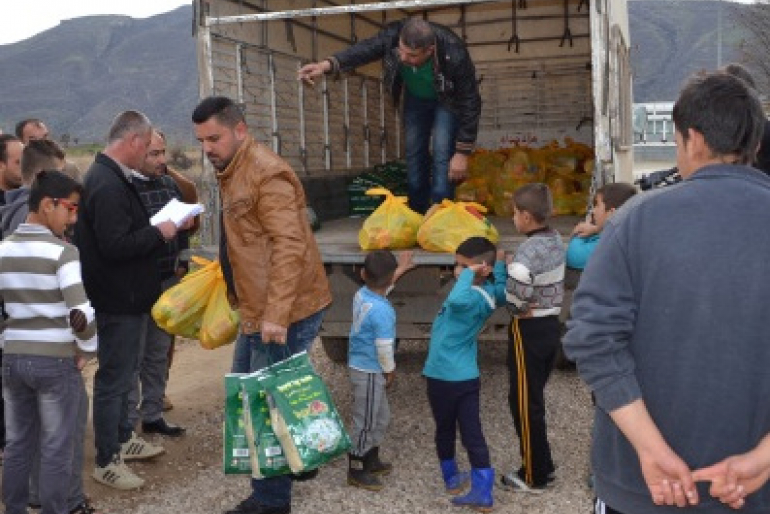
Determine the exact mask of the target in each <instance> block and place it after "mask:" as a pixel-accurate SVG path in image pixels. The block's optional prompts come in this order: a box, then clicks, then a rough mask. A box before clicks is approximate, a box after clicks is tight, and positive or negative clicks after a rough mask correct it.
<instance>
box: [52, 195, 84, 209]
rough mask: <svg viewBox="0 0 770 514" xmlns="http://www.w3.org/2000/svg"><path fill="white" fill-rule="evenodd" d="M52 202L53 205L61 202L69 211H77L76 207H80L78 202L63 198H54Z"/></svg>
mask: <svg viewBox="0 0 770 514" xmlns="http://www.w3.org/2000/svg"><path fill="white" fill-rule="evenodd" d="M53 203H54V205H59V204H62V205H63V206H64V207H66V208H67V210H68V211H70V212H78V207H80V204H78V203H77V202H70V201H69V200H67V199H65V198H54V199H53Z"/></svg>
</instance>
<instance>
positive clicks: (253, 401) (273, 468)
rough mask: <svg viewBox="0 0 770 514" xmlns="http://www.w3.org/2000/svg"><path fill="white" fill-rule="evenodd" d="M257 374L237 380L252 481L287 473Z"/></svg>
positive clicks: (258, 372)
mask: <svg viewBox="0 0 770 514" xmlns="http://www.w3.org/2000/svg"><path fill="white" fill-rule="evenodd" d="M260 373H261V371H257V372H256V373H252V374H250V375H246V376H245V377H243V378H242V379H241V389H242V391H243V419H244V421H245V424H246V439H247V441H248V443H249V455H250V456H251V476H252V477H254V478H256V479H261V478H267V477H274V476H278V475H286V474H289V473H291V468H289V465H288V463H287V462H286V455H285V454H284V452H283V448H281V443H280V441H278V437H276V435H275V432H274V431H273V426H272V423H271V421H270V410H269V408H268V406H267V399H266V394H265V391H264V389H262V385H261V384H260V383H259V380H258V376H259V374H260Z"/></svg>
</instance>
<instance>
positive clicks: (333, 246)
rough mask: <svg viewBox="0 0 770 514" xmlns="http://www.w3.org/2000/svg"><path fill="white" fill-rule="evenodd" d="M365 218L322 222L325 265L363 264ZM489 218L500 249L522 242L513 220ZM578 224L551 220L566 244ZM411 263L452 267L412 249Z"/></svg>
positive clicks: (448, 257)
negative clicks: (360, 241) (360, 237)
mask: <svg viewBox="0 0 770 514" xmlns="http://www.w3.org/2000/svg"><path fill="white" fill-rule="evenodd" d="M364 219H365V218H342V219H337V220H332V221H326V222H324V223H323V225H322V227H321V230H319V231H318V232H316V234H315V237H316V241H317V242H318V247H319V249H320V251H321V259H322V260H323V262H324V263H326V264H362V263H363V262H364V258H365V257H366V252H365V251H364V250H361V248H360V247H359V245H358V231H359V230H360V229H361V226H362V225H363V223H364ZM489 219H490V221H491V222H492V224H493V225H494V226H495V227H496V228H497V230H498V232H499V233H500V247H501V248H503V249H505V250H506V251H509V252H511V251H513V250H514V249H515V248H516V247H517V246H518V245H519V243H520V242H521V241H523V240H524V236H522V235H521V234H519V233H517V232H516V227H514V225H513V220H512V219H510V218H507V217H500V216H490V218H489ZM578 221H580V218H579V217H577V216H558V217H556V218H554V219H553V221H552V223H551V226H553V227H554V228H556V229H557V230H559V232H561V234H562V235H563V236H564V239H565V242H566V239H567V237H569V234H570V232H571V231H572V229H573V227H574V226H575V224H576V223H577V222H578ZM414 261H415V263H416V264H418V265H438V266H451V265H453V264H454V255H452V254H450V253H436V252H428V251H425V250H422V249H420V248H414Z"/></svg>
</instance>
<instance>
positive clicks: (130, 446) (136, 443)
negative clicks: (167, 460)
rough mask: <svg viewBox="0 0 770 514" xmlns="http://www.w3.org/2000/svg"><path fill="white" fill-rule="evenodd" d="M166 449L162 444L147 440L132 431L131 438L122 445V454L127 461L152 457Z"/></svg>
mask: <svg viewBox="0 0 770 514" xmlns="http://www.w3.org/2000/svg"><path fill="white" fill-rule="evenodd" d="M165 451H166V450H164V449H163V447H162V446H157V445H155V444H152V443H150V442H148V441H145V440H144V439H142V438H141V437H139V436H138V435H136V432H131V439H129V440H128V441H126V442H125V443H123V444H121V445H120V456H121V458H122V459H123V460H125V461H129V460H145V459H151V458H153V457H157V456H158V455H160V454H161V453H164V452H165Z"/></svg>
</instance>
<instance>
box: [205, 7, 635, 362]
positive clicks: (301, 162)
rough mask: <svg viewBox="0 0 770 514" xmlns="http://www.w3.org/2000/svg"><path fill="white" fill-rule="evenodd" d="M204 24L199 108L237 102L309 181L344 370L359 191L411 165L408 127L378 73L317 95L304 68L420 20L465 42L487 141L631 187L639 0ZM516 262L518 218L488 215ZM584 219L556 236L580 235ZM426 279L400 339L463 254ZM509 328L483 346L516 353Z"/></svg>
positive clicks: (409, 306) (421, 330)
mask: <svg viewBox="0 0 770 514" xmlns="http://www.w3.org/2000/svg"><path fill="white" fill-rule="evenodd" d="M193 16H194V20H193V27H194V35H195V38H196V44H197V55H198V66H199V79H200V80H199V83H200V96H201V97H206V96H209V95H225V96H229V97H231V98H233V99H234V100H236V101H237V102H238V103H239V104H240V105H241V106H242V107H243V110H244V112H245V115H246V119H247V123H248V125H249V128H250V130H251V131H252V134H253V135H254V136H255V138H256V139H257V140H260V141H262V142H264V143H266V144H269V145H271V146H272V148H273V150H274V151H276V152H277V153H278V154H280V155H281V156H282V157H283V158H284V159H285V160H286V161H288V162H289V163H290V164H291V165H292V166H293V168H294V170H295V171H296V172H297V174H298V176H299V177H300V178H301V180H302V182H303V185H304V187H305V190H306V194H307V198H308V201H309V204H311V205H312V206H313V208H314V210H315V212H316V214H317V216H318V217H319V218H320V221H321V229H320V230H319V231H318V232H317V233H316V240H317V242H318V245H319V248H320V251H321V255H322V259H323V261H324V264H325V266H326V268H327V273H328V277H329V281H330V284H331V288H332V294H333V297H334V301H333V303H332V305H331V306H330V307H329V308H328V310H327V311H326V313H325V314H324V321H323V326H322V329H321V333H320V337H321V341H322V343H323V347H324V349H325V351H326V353H327V355H328V356H329V357H330V358H331V359H332V360H333V361H336V362H342V361H344V360H345V357H346V354H347V336H348V333H349V329H350V320H351V301H352V297H353V295H354V294H355V291H356V290H357V289H358V288H359V287H360V278H359V270H360V266H361V265H362V263H363V260H364V257H365V252H363V251H362V250H361V249H360V248H359V245H358V237H357V234H358V231H359V230H360V228H361V225H362V221H363V220H362V218H359V217H350V216H349V205H348V197H347V194H346V185H347V184H348V182H349V181H350V179H351V178H352V177H354V176H356V175H358V174H359V173H361V171H362V170H365V169H369V168H370V167H371V166H373V165H375V164H381V163H385V162H389V161H393V160H396V159H399V158H400V157H402V154H403V147H404V144H403V127H402V122H401V119H400V113H399V106H398V105H394V102H393V101H392V99H391V98H390V95H389V94H388V92H387V91H386V90H385V88H384V86H383V82H382V70H381V65H380V64H379V63H372V64H369V65H367V66H364V67H362V68H359V69H358V70H356V72H354V73H350V74H347V75H344V76H342V77H340V78H333V77H330V76H327V77H324V78H323V79H322V80H321V81H320V83H317V84H316V86H315V87H312V88H311V87H307V86H305V85H303V83H302V82H300V81H298V80H297V70H298V69H299V68H300V67H301V66H302V65H304V64H307V63H308V62H317V61H319V60H322V59H323V58H325V57H327V56H329V55H331V54H333V53H334V52H336V51H339V50H341V49H344V48H347V47H348V46H350V45H351V44H354V43H355V42H357V41H359V40H361V39H363V38H368V37H371V36H374V35H375V34H376V33H377V32H378V31H380V30H381V29H382V28H383V27H384V26H385V25H386V24H387V23H389V22H391V21H395V20H397V19H402V18H404V17H407V16H421V17H422V18H423V19H426V20H429V21H431V22H436V23H440V24H442V25H444V26H447V27H449V28H451V29H452V30H453V31H455V33H456V34H458V35H460V36H461V37H462V38H463V39H464V40H465V42H466V45H467V47H468V49H469V52H470V54H471V57H472V59H473V61H474V64H475V67H476V73H477V79H478V81H479V90H480V93H481V98H482V114H481V119H480V123H479V134H478V141H477V144H478V145H479V146H481V147H484V148H487V149H495V148H499V147H503V146H510V145H512V144H516V143H527V144H530V143H535V142H547V141H551V140H556V141H563V140H565V139H571V140H573V141H577V142H580V143H583V144H586V145H589V146H591V147H592V148H593V151H594V156H593V157H594V166H593V171H592V174H591V177H590V189H591V191H592V192H593V191H595V189H596V188H598V187H600V186H601V185H603V184H605V183H608V182H614V181H626V182H632V181H633V175H632V163H633V154H632V152H633V146H632V145H633V131H632V90H631V66H630V59H629V52H630V38H629V29H628V9H627V5H626V0H506V1H494V0H464V1H458V0H392V1H389V2H366V1H365V0H359V1H355V0H353V1H351V2H347V3H343V2H340V1H337V0H196V1H195V2H194V9H193ZM203 189H204V198H205V201H206V203H207V213H209V214H208V215H207V216H208V217H206V218H204V220H203V230H202V239H203V242H204V243H209V244H215V242H216V240H217V238H218V234H217V231H218V227H219V224H218V223H217V218H216V215H217V214H216V213H218V212H219V206H218V195H217V192H216V184H215V182H214V180H213V171H212V170H211V168H210V167H209V166H208V163H205V162H204V184H203ZM490 220H491V221H492V223H493V224H495V226H496V227H497V229H498V231H499V232H500V235H501V242H500V245H501V246H502V247H503V248H505V249H507V250H512V249H513V248H514V247H515V246H516V244H518V242H519V241H520V240H521V239H520V236H517V235H516V234H515V229H514V226H513V223H512V221H511V220H510V219H507V218H499V217H490ZM576 221H577V218H574V217H558V218H556V219H555V221H554V224H555V225H556V226H557V227H558V228H559V229H560V230H562V232H563V233H565V234H566V233H568V232H569V230H571V228H572V227H573V226H574V224H575V223H576ZM414 260H415V263H416V264H418V267H417V268H416V269H414V270H412V271H411V272H409V273H408V274H407V275H405V276H404V278H402V279H401V281H400V282H399V284H398V287H397V288H396V289H395V290H394V291H393V292H392V293H391V294H390V297H389V298H390V300H391V302H392V304H393V305H394V307H395V309H396V313H397V320H398V327H397V330H398V334H399V337H400V338H402V339H417V340H425V339H428V338H429V336H430V327H431V323H432V321H433V318H434V317H435V315H436V313H437V312H438V310H439V308H440V305H441V303H442V302H443V300H444V299H445V298H446V296H447V294H448V292H449V290H450V289H451V286H452V283H453V279H454V276H453V272H452V270H453V265H454V256H453V255H451V254H447V253H431V252H426V251H421V250H415V256H414ZM508 323H509V316H508V314H507V312H505V310H504V309H498V311H497V312H496V313H495V314H494V315H493V316H492V318H491V319H490V320H489V322H488V323H487V325H486V326H485V328H484V330H483V332H482V333H481V335H480V336H479V337H480V339H481V340H491V341H498V340H499V341H507V339H508V334H507V329H508Z"/></svg>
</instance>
